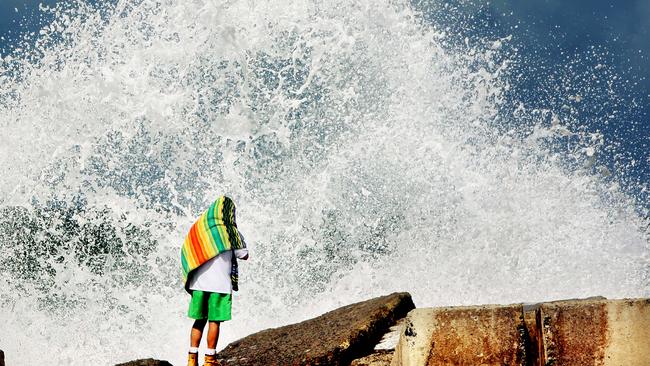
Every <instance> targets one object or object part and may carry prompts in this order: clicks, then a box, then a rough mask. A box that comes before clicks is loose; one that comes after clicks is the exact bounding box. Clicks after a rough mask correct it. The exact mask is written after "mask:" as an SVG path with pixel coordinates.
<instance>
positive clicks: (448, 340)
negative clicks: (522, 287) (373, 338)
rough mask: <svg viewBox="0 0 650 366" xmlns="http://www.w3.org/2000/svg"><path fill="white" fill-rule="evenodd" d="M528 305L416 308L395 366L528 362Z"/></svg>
mask: <svg viewBox="0 0 650 366" xmlns="http://www.w3.org/2000/svg"><path fill="white" fill-rule="evenodd" d="M522 328H523V306H522V305H510V306H471V307H447V308H429V309H416V310H413V311H411V312H410V313H409V314H408V316H407V318H406V327H405V329H404V332H403V333H402V337H401V339H400V342H399V343H398V345H397V348H396V349H395V357H394V359H393V363H392V365H395V366H425V365H436V366H437V365H458V366H461V365H467V366H475V365H482V366H491V365H494V366H508V365H513V366H515V365H517V366H519V365H523V364H524V359H525V354H524V351H525V348H524V343H525V340H524V334H522Z"/></svg>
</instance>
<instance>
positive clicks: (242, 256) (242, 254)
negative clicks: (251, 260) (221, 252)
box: [235, 248, 248, 260]
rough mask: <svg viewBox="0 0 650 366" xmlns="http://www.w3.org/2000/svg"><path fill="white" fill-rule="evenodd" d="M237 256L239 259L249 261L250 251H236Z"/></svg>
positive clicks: (245, 249)
mask: <svg viewBox="0 0 650 366" xmlns="http://www.w3.org/2000/svg"><path fill="white" fill-rule="evenodd" d="M235 256H236V257H237V259H242V260H247V259H248V249H247V248H244V249H235Z"/></svg>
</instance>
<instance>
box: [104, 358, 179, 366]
mask: <svg viewBox="0 0 650 366" xmlns="http://www.w3.org/2000/svg"><path fill="white" fill-rule="evenodd" d="M115 366H172V364H171V363H169V362H167V361H160V360H154V359H153V358H145V359H141V360H135V361H129V362H125V363H121V364H118V365H115Z"/></svg>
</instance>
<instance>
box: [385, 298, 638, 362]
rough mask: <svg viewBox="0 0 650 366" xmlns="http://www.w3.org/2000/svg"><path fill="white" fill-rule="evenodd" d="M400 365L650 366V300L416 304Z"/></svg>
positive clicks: (401, 348) (398, 354) (398, 356)
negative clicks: (454, 305) (450, 305)
mask: <svg viewBox="0 0 650 366" xmlns="http://www.w3.org/2000/svg"><path fill="white" fill-rule="evenodd" d="M406 322H407V323H406V328H405V329H404V331H403V333H402V335H401V337H400V341H399V343H398V345H397V348H396V350H395V357H394V359H393V362H392V366H433V365H468V366H469V365H482V366H488V365H499V366H504V365H517V366H522V365H525V366H560V365H562V366H622V365H624V366H650V299H636V300H606V299H603V298H599V299H586V300H569V301H557V302H550V303H542V304H535V305H525V306H524V305H509V306H476V307H463V308H432V309H416V310H413V311H411V312H410V313H409V315H408V316H407V318H406Z"/></svg>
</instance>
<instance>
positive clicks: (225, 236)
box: [181, 196, 246, 292]
mask: <svg viewBox="0 0 650 366" xmlns="http://www.w3.org/2000/svg"><path fill="white" fill-rule="evenodd" d="M243 248H246V243H245V242H244V239H243V237H242V236H241V234H240V233H239V230H238V229H237V222H236V219H235V203H234V202H233V200H232V199H230V198H229V197H226V196H221V197H219V198H218V199H217V200H216V201H215V202H214V203H213V204H212V205H211V206H210V208H208V209H207V210H206V211H205V212H203V214H202V215H201V216H200V217H199V218H198V220H196V222H195V223H194V225H192V227H191V228H190V231H189V233H188V234H187V236H186V237H185V242H183V247H182V248H181V264H182V267H183V279H184V280H185V290H187V291H188V292H190V290H189V288H188V286H189V281H188V279H189V276H190V275H191V273H192V271H194V270H195V269H197V268H199V267H200V266H201V265H202V264H203V263H205V262H207V261H209V260H210V259H212V258H214V257H216V256H217V255H219V253H223V252H226V251H228V250H235V249H243ZM235 258H236V257H235V256H234V255H233V263H236V262H235V261H236V260H235ZM233 271H235V273H232V274H231V278H233V281H234V282H235V283H233V287H235V288H236V286H237V283H236V280H237V279H236V277H237V273H236V272H237V269H236V264H234V265H233ZM233 275H234V277H233Z"/></svg>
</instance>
